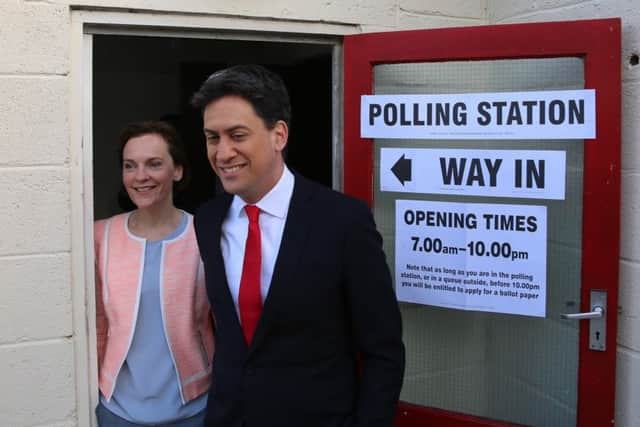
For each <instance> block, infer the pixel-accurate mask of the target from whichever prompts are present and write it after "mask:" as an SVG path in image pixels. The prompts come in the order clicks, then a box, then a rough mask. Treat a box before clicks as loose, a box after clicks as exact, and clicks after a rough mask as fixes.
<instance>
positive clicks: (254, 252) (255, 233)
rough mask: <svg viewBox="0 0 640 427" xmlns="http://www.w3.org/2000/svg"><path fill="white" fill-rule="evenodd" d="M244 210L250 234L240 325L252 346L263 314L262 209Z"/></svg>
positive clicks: (241, 291)
mask: <svg viewBox="0 0 640 427" xmlns="http://www.w3.org/2000/svg"><path fill="white" fill-rule="evenodd" d="M244 209H245V211H246V212H247V217H248V218H249V233H248V234H247V243H246V244H245V247H244V261H243V263H242V277H241V278H240V293H239V296H238V306H239V308H240V323H241V324H242V332H243V333H244V338H245V340H246V341H247V344H251V339H252V338H253V333H254V332H255V331H256V327H257V326H258V320H259V319H260V314H261V313H262V297H261V296H260V266H261V265H262V256H261V250H260V224H259V223H258V216H259V215H260V208H258V207H257V206H251V205H247V206H245V207H244Z"/></svg>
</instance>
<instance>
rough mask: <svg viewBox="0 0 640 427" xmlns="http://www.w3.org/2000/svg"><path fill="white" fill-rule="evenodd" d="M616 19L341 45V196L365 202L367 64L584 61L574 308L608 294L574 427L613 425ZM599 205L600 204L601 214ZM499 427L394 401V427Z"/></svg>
mask: <svg viewBox="0 0 640 427" xmlns="http://www.w3.org/2000/svg"><path fill="white" fill-rule="evenodd" d="M620 25H621V24H620V19H619V18H614V19H598V20H585V21H568V22H545V23H528V24H509V25H488V26H482V27H466V28H464V27H463V28H443V29H435V30H416V31H399V32H389V33H372V34H359V35H354V36H347V37H345V39H344V191H345V193H347V194H351V195H353V196H355V197H358V198H360V199H363V200H365V201H367V202H368V203H369V206H371V205H372V203H373V146H372V140H371V139H366V138H360V96H361V95H368V94H372V93H373V66H374V65H376V64H389V63H408V62H444V61H456V60H491V59H517V58H550V57H582V58H583V59H584V75H585V88H586V89H595V90H596V138H595V139H589V140H585V141H584V171H585V172H584V183H583V192H584V194H583V230H582V233H583V235H582V236H583V237H582V288H581V311H590V308H589V306H588V304H589V299H590V291H591V290H592V289H602V290H606V291H608V296H607V307H606V310H607V312H608V313H609V315H608V316H607V337H608V343H607V350H606V351H605V352H596V351H589V350H588V348H587V347H588V340H589V331H588V329H589V328H588V322H581V325H580V344H579V346H580V351H579V358H580V361H579V369H578V423H577V425H578V426H580V427H601V426H607V425H613V420H614V401H615V399H614V397H613V396H614V395H615V362H616V330H617V325H616V323H617V322H616V320H617V319H616V317H617V315H616V313H617V301H618V258H619V240H620V238H619V229H620V219H619V218H620V122H621V121H620V114H621V106H620V102H621V101H620V87H621V75H620V74H621V73H620V60H621V56H620V55H621V54H620V46H621V44H620ZM603 207H605V208H604V209H603ZM427 422H430V423H432V424H429V425H447V426H451V427H455V426H504V425H505V424H504V423H497V422H494V421H489V420H481V419H478V418H474V417H469V416H466V415H463V414H455V413H450V412H447V411H441V410H436V409H432V408H424V407H419V406H415V405H409V404H405V403H402V402H401V403H400V406H399V409H398V416H397V417H396V426H398V427H400V426H416V425H423V423H427Z"/></svg>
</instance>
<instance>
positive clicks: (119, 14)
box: [69, 6, 361, 427]
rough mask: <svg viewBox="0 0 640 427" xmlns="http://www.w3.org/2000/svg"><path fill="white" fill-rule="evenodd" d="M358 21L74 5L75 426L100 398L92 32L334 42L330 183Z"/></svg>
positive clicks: (337, 176)
mask: <svg viewBox="0 0 640 427" xmlns="http://www.w3.org/2000/svg"><path fill="white" fill-rule="evenodd" d="M360 32H361V27H360V26H358V25H347V24H336V23H321V22H311V21H296V20H278V19H265V18H260V19H257V18H248V17H243V16H237V17H233V16H232V17H230V16H228V15H225V16H222V15H207V14H184V13H169V12H167V13H158V12H155V13H151V12H145V11H135V12H134V11H130V10H127V11H118V10H113V11H110V10H90V8H87V9H86V10H85V9H83V8H82V7H78V6H73V7H72V10H71V68H70V75H69V81H70V97H71V101H70V104H69V106H70V110H69V123H70V138H71V140H70V151H71V163H72V166H71V206H70V207H71V230H72V236H71V239H72V247H71V263H72V265H71V267H72V272H71V274H72V292H73V334H74V361H75V384H76V405H77V417H78V425H81V426H92V427H93V426H96V425H97V424H96V420H95V416H94V414H93V412H94V411H93V409H94V408H95V406H96V405H97V402H98V375H97V371H98V369H97V354H96V353H97V351H96V325H95V280H94V249H93V248H94V246H93V138H92V135H93V129H92V118H93V110H92V96H93V94H92V87H93V86H92V75H93V68H92V63H93V58H92V57H93V35H94V34H113V35H139V36H154V37H185V38H187V37H188V38H202V39H217V40H242V41H270V42H276V41H280V42H289V43H296V42H298V43H307V44H313V43H318V44H324V45H330V46H332V99H333V101H332V106H333V107H332V121H333V125H332V151H333V165H332V176H333V183H334V184H333V186H334V188H335V189H336V190H342V188H343V179H342V177H343V172H342V165H343V154H342V153H343V139H342V138H343V124H342V122H343V119H342V117H343V114H342V112H343V109H342V96H343V91H342V81H343V79H342V77H343V75H342V67H343V59H342V37H343V36H345V35H349V34H357V33H360Z"/></svg>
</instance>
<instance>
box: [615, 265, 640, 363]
mask: <svg viewBox="0 0 640 427" xmlns="http://www.w3.org/2000/svg"><path fill="white" fill-rule="evenodd" d="M638 277H640V263H638V262H630V261H622V262H621V263H620V288H619V289H618V292H619V297H618V307H619V309H618V344H619V345H621V346H623V347H625V348H627V349H629V350H633V351H638V352H640V321H639V320H640V283H638Z"/></svg>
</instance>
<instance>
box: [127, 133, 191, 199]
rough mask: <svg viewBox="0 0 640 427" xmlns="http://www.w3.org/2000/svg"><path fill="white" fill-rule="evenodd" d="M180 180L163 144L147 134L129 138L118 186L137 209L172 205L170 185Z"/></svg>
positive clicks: (160, 138)
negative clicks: (121, 187) (120, 183)
mask: <svg viewBox="0 0 640 427" xmlns="http://www.w3.org/2000/svg"><path fill="white" fill-rule="evenodd" d="M181 179H182V166H175V165H174V164H173V159H172V158H171V155H170V154H169V146H168V144H167V142H166V141H165V140H164V139H163V138H162V137H161V136H160V135H158V134H155V133H150V134H145V135H140V136H136V137H133V138H131V139H130V140H129V141H127V143H126V144H125V146H124V150H123V152H122V183H123V184H124V188H125V189H126V190H127V194H128V195H129V197H130V198H131V201H132V202H133V203H134V204H135V205H136V206H137V207H138V208H139V209H145V208H155V207H159V206H164V205H173V183H174V181H180V180H181Z"/></svg>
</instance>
